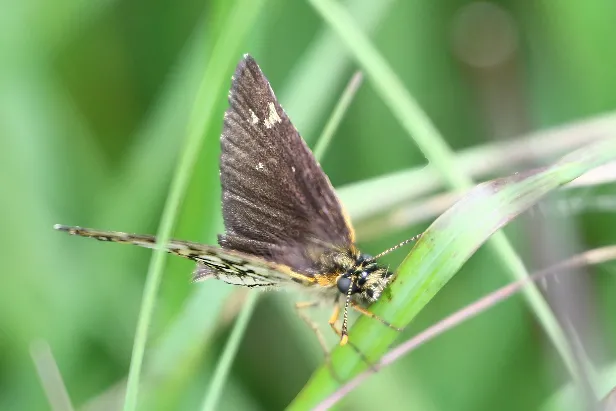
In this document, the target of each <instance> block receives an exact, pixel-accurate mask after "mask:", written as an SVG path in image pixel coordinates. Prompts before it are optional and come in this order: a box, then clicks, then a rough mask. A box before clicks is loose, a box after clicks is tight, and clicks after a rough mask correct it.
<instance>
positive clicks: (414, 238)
mask: <svg viewBox="0 0 616 411" xmlns="http://www.w3.org/2000/svg"><path fill="white" fill-rule="evenodd" d="M421 236H422V233H420V234H417V235H416V236H414V237H411V238H409V239H408V240H404V241H403V242H401V243H400V244H398V245H395V246H393V247H391V248H389V249H387V250H385V251H383V252H382V253H380V254H377V255H376V256H374V259H375V260H376V259H378V258H381V257H383V256H384V255H385V254H389V253H391V252H392V251H394V250H397V249H398V248H400V247H402V246H405V245H407V244H408V243H412V242H413V241H417V240H419V238H421Z"/></svg>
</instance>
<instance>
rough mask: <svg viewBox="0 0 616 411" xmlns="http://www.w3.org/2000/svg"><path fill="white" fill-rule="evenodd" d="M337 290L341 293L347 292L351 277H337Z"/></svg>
mask: <svg viewBox="0 0 616 411" xmlns="http://www.w3.org/2000/svg"><path fill="white" fill-rule="evenodd" d="M337 284H338V291H340V292H341V293H342V294H346V293H348V292H349V287H350V286H351V279H350V278H348V277H340V278H339V279H338V283H337Z"/></svg>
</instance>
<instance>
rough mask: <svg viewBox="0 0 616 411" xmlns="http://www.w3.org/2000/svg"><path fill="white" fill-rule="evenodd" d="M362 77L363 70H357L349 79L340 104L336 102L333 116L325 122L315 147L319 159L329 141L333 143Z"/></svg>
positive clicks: (321, 158)
mask: <svg viewBox="0 0 616 411" xmlns="http://www.w3.org/2000/svg"><path fill="white" fill-rule="evenodd" d="M361 79H362V75H361V72H357V73H355V74H354V75H353V77H352V78H351V81H349V84H348V85H347V86H346V88H345V89H344V92H343V93H342V96H341V97H340V101H338V104H336V107H335V108H334V111H333V113H332V115H331V117H330V118H329V120H328V121H327V124H325V128H324V129H323V132H322V133H321V137H319V139H318V140H317V144H316V146H315V147H314V157H315V158H316V159H317V160H318V161H322V160H323V155H325V151H326V150H327V147H329V143H331V141H332V137H334V133H335V132H336V130H337V129H338V126H340V122H341V121H342V118H343V117H344V113H346V112H347V110H348V108H349V105H350V104H351V101H353V97H354V96H355V93H356V92H357V89H358V88H359V86H360V85H361Z"/></svg>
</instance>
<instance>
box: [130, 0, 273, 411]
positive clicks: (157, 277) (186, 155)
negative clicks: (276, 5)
mask: <svg viewBox="0 0 616 411" xmlns="http://www.w3.org/2000/svg"><path fill="white" fill-rule="evenodd" d="M262 4H263V3H262V1H252V0H239V1H237V4H236V7H235V8H234V9H233V11H232V12H231V14H230V16H229V19H230V21H229V25H228V26H229V27H237V28H238V29H237V30H234V31H228V32H223V36H222V38H219V39H218V42H217V43H216V44H217V45H218V46H217V47H216V48H215V49H214V50H213V52H212V58H211V61H212V63H211V64H210V65H208V67H207V69H206V71H205V73H204V75H203V78H202V81H201V83H200V86H199V91H198V92H197V98H196V101H195V105H194V107H193V110H192V113H191V118H190V120H189V123H188V129H187V137H186V140H185V143H184V149H183V152H182V155H181V158H180V161H179V163H178V166H177V169H176V172H175V175H174V178H173V181H172V184H171V187H170V191H169V196H168V197H167V201H166V203H165V208H164V210H163V215H162V218H161V223H160V227H159V229H158V233H157V238H158V242H159V244H165V243H166V242H168V241H169V238H170V236H171V230H172V229H173V226H174V224H175V221H176V217H177V216H176V214H177V210H178V208H179V206H180V203H181V200H182V198H183V196H184V194H185V191H186V187H187V186H188V182H189V180H190V175H191V173H192V170H193V168H194V164H195V161H196V158H197V156H198V153H199V149H200V147H201V143H202V141H203V137H204V130H205V129H207V126H208V124H209V122H210V121H211V120H212V113H213V107H214V104H215V102H214V99H215V97H214V96H218V95H219V94H220V90H221V87H223V84H225V83H224V78H225V76H226V75H227V72H226V67H227V65H230V64H232V63H231V62H232V61H234V60H235V59H236V50H237V49H238V48H239V47H240V45H241V42H242V41H243V40H244V37H245V35H246V34H247V33H248V29H249V28H250V27H251V26H252V23H253V22H254V21H255V19H256V17H257V15H258V12H259V10H260V8H261V6H262ZM221 61H224V62H227V63H228V64H221ZM165 260H166V254H165V253H164V252H162V251H161V250H156V251H154V253H153V255H152V259H151V261H150V266H149V268H148V274H147V277H146V283H145V287H144V291H143V299H142V303H141V309H140V314H139V319H138V322H137V331H136V333H135V342H134V345H133V354H132V357H131V366H130V369H129V373H128V383H127V388H126V396H125V402H124V410H125V411H134V410H135V409H136V408H137V394H138V390H139V379H140V375H141V367H142V364H143V357H144V352H145V345H146V340H147V334H148V329H149V325H150V322H151V319H152V314H153V312H154V303H155V300H156V295H157V293H158V287H159V284H160V281H161V277H162V270H163V267H164V263H165Z"/></svg>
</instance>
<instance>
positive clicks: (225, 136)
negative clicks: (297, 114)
mask: <svg viewBox="0 0 616 411" xmlns="http://www.w3.org/2000/svg"><path fill="white" fill-rule="evenodd" d="M229 103H230V107H229V109H228V110H227V111H226V113H225V120H224V129H223V133H222V136H221V145H222V154H221V157H220V179H221V184H222V211H223V217H224V223H225V228H226V233H225V234H224V235H221V236H219V243H220V245H221V246H222V247H225V248H229V249H233V250H237V251H241V252H244V253H247V254H253V255H258V256H261V257H264V258H266V259H267V260H269V261H274V262H276V263H280V264H285V265H287V266H289V267H290V268H291V269H293V270H294V271H296V272H301V273H305V274H314V273H316V272H318V271H319V270H320V269H322V267H319V265H318V264H317V263H316V261H315V260H316V259H318V256H319V254H321V253H322V252H324V251H327V250H328V249H347V248H349V247H350V246H351V245H352V243H353V231H352V227H350V224H348V223H347V219H346V218H345V214H344V211H343V208H342V206H341V204H340V202H339V200H338V198H337V196H336V194H335V192H334V190H333V188H332V186H331V183H330V182H329V179H328V178H327V176H326V175H325V173H323V171H322V170H321V167H320V166H319V164H318V163H317V161H316V160H315V158H314V156H313V155H312V153H311V152H310V149H309V148H308V147H307V146H306V143H305V142H304V140H303V139H302V138H301V136H300V135H299V133H298V132H297V130H296V129H295V127H294V126H293V124H291V121H290V120H289V118H288V117H287V115H286V113H285V112H284V110H283V109H282V107H281V106H280V104H279V103H278V101H277V100H276V96H275V95H274V92H273V91H272V88H271V87H270V84H269V82H268V81H267V79H266V78H265V76H264V75H263V73H262V72H261V69H260V68H259V66H258V65H257V63H256V62H255V60H254V59H253V58H252V57H250V56H248V55H246V56H244V59H243V60H242V61H240V63H239V64H238V66H237V69H236V71H235V74H234V76H233V84H232V87H231V90H230V92H229Z"/></svg>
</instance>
